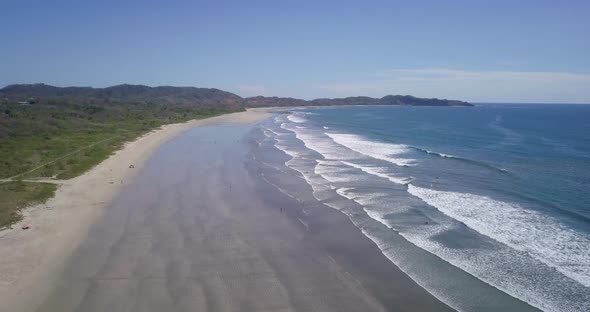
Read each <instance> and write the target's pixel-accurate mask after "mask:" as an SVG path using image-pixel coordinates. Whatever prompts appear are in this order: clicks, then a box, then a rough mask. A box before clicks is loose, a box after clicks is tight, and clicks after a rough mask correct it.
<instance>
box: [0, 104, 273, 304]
mask: <svg viewBox="0 0 590 312" xmlns="http://www.w3.org/2000/svg"><path fill="white" fill-rule="evenodd" d="M269 110H270V109H267V108H264V109H249V110H247V111H245V112H237V113H230V114H225V115H220V116H216V117H211V118H207V119H200V120H191V121H188V122H185V123H179V124H169V125H165V126H163V127H161V128H159V129H157V130H153V131H151V132H149V133H147V134H145V135H143V136H141V137H139V138H137V139H136V140H134V141H132V142H128V143H126V144H125V145H124V146H123V147H122V148H121V149H120V150H118V151H116V152H115V153H113V154H112V155H111V156H110V157H109V158H107V159H106V160H104V161H103V162H101V163H100V164H98V165H97V166H95V167H94V168H92V169H91V170H89V171H87V172H86V173H84V174H82V175H80V176H78V177H75V178H72V179H69V180H64V181H60V183H59V187H58V190H57V191H56V192H55V195H54V197H53V198H51V199H49V200H48V201H47V202H46V203H44V204H39V205H34V206H31V207H27V208H24V209H23V210H22V215H23V219H22V220H21V221H20V222H18V223H16V224H14V225H13V228H12V229H6V230H4V231H1V232H0V254H2V264H1V265H0V298H2V301H3V306H4V307H5V308H7V309H8V310H10V311H21V310H28V309H27V308H31V307H35V306H37V305H38V304H39V302H37V301H38V300H41V298H43V297H44V295H45V294H46V293H47V290H48V288H50V286H51V284H52V281H54V280H55V278H56V274H57V273H58V272H60V271H61V268H62V266H63V265H64V262H65V261H66V260H67V259H68V257H69V256H70V255H71V254H72V252H73V251H74V250H75V249H76V248H77V247H78V246H79V244H80V243H81V242H82V240H83V239H84V238H85V237H86V234H87V233H88V230H89V228H90V226H91V225H92V224H93V223H94V222H95V221H96V220H97V219H99V217H100V216H101V215H102V213H103V212H104V210H105V208H107V207H108V206H109V205H110V204H111V202H112V200H113V199H114V198H115V197H116V195H117V194H118V193H119V192H120V191H121V190H122V189H124V188H125V187H126V186H127V185H129V184H131V183H132V182H133V179H134V178H135V177H136V175H137V173H138V172H140V171H141V169H142V167H143V165H144V164H145V163H146V161H147V160H148V159H149V158H150V156H151V155H152V154H153V153H154V152H155V151H156V150H157V149H158V148H159V147H160V146H161V145H162V144H163V143H165V142H167V141H169V140H171V139H172V138H174V137H177V136H179V135H180V134H182V133H184V132H186V131H188V130H190V129H192V128H194V127H199V126H204V125H210V124H215V123H217V122H228V123H253V122H256V121H259V120H261V119H264V118H266V117H269V116H270V115H271V114H270V113H268V111H269ZM130 166H133V168H130ZM23 224H31V229H29V230H26V231H24V230H21V226H22V225H23ZM35 300H37V301H35Z"/></svg>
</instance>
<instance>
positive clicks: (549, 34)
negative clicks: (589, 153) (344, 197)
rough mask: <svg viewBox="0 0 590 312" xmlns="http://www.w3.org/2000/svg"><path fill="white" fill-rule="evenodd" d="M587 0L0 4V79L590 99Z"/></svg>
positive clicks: (321, 94)
mask: <svg viewBox="0 0 590 312" xmlns="http://www.w3.org/2000/svg"><path fill="white" fill-rule="evenodd" d="M589 13H590V3H588V2H586V1H568V2H567V5H564V4H558V3H555V2H552V1H521V2H518V3H515V2H513V1H494V2H493V3H488V2H480V1H475V2H473V1H446V2H444V3H442V2H439V1H418V2H413V3H411V4H408V3H396V2H391V1H371V2H369V3H363V4H362V5H361V4H358V3H352V2H342V1H338V2H336V1H323V2H321V3H316V2H310V1H302V2H297V3H276V2H272V1H254V2H249V3H247V4H244V3H240V2H237V1H236V2H234V1H224V2H221V3H220V2H204V1H198V2H184V1H181V2H175V3H173V4H164V3H157V2H149V3H146V2H144V1H127V2H125V3H119V2H117V1H103V2H100V3H80V2H74V1H63V0H61V1H52V2H51V3H48V2H45V1H26V2H24V1H6V2H5V3H4V5H3V10H2V11H1V12H0V26H2V27H3V28H4V29H11V30H13V31H10V32H7V33H6V34H5V36H4V38H3V39H4V40H3V41H4V42H5V43H8V44H7V45H6V46H7V47H8V48H5V49H2V50H0V68H1V69H2V71H1V72H0V85H9V84H16V83H35V82H43V83H46V84H50V85H55V86H94V87H107V86H112V85H117V84H122V83H129V84H143V85H149V86H157V85H172V86H195V87H208V88H218V89H222V90H226V91H230V92H233V93H235V94H238V95H240V96H244V97H248V96H254V95H264V96H281V97H295V98H303V99H313V98H326V97H327V98H334V97H347V96H359V95H364V96H371V97H381V96H383V95H387V94H410V95H413V96H417V97H428V98H447V99H459V100H465V101H469V102H475V103H478V102H479V103H481V102H496V103H510V102H515V103H572V104H578V103H579V104H583V103H590V59H589V58H588V57H587V55H590V40H588V39H587V34H588V33H590V20H588V19H587V16H588V15H589Z"/></svg>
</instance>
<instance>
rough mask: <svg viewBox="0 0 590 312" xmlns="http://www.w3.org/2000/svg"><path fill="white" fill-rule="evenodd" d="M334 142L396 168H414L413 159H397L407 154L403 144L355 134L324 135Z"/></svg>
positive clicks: (406, 148) (407, 150)
mask: <svg viewBox="0 0 590 312" xmlns="http://www.w3.org/2000/svg"><path fill="white" fill-rule="evenodd" d="M325 134H326V135H327V136H329V137H330V138H331V139H332V140H334V142H336V143H338V144H340V145H342V146H346V147H347V148H349V149H351V150H353V151H355V152H357V153H361V154H363V155H365V156H369V157H372V158H375V159H381V160H385V161H387V162H390V163H392V164H395V165H397V166H414V165H416V160H415V159H409V158H403V157H399V155H402V154H405V153H408V152H409V151H410V149H409V148H408V147H407V146H406V145H403V144H392V143H383V142H376V141H370V140H366V139H364V138H363V137H361V136H358V135H355V134H344V133H325Z"/></svg>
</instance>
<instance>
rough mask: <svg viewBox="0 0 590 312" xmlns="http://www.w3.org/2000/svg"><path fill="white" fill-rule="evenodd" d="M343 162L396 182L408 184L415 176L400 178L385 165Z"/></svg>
mask: <svg viewBox="0 0 590 312" xmlns="http://www.w3.org/2000/svg"><path fill="white" fill-rule="evenodd" d="M341 162H342V163H343V164H345V165H347V166H349V167H353V168H356V169H359V170H361V171H363V172H365V173H368V174H371V175H374V176H377V177H380V178H383V179H387V180H389V181H391V182H393V183H396V184H408V183H410V182H412V180H413V178H412V177H408V178H400V177H396V176H394V175H392V174H390V173H388V172H387V168H383V167H372V166H362V165H357V164H353V163H351V162H348V161H341Z"/></svg>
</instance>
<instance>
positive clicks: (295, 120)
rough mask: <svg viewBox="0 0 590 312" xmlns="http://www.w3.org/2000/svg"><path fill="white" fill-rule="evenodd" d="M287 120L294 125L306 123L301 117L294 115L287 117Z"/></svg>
mask: <svg viewBox="0 0 590 312" xmlns="http://www.w3.org/2000/svg"><path fill="white" fill-rule="evenodd" d="M287 119H289V120H290V121H291V122H294V123H304V122H306V120H305V118H303V117H301V116H297V115H294V114H290V115H287Z"/></svg>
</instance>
